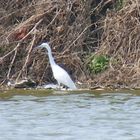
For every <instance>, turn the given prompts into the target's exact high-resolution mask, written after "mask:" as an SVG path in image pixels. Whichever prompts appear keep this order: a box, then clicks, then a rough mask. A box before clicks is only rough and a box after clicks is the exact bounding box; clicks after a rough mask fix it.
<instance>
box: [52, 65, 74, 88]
mask: <svg viewBox="0 0 140 140" xmlns="http://www.w3.org/2000/svg"><path fill="white" fill-rule="evenodd" d="M52 71H53V75H54V78H55V79H56V80H57V81H58V82H59V83H62V84H64V85H66V86H67V87H69V88H71V89H76V86H75V84H74V82H73V81H72V79H71V78H70V76H69V74H68V73H67V72H66V71H65V70H64V69H63V68H61V67H60V66H58V65H55V66H53V67H52Z"/></svg>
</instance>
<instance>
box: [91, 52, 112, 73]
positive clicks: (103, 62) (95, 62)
mask: <svg viewBox="0 0 140 140" xmlns="http://www.w3.org/2000/svg"><path fill="white" fill-rule="evenodd" d="M108 64H109V58H108V57H107V56H105V55H98V56H96V55H94V56H93V57H92V58H91V61H90V63H89V69H90V71H91V72H93V73H95V74H97V73H100V72H102V71H104V70H106V69H107V68H108Z"/></svg>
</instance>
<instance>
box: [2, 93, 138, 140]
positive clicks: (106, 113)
mask: <svg viewBox="0 0 140 140" xmlns="http://www.w3.org/2000/svg"><path fill="white" fill-rule="evenodd" d="M16 92H17V91H16ZM24 92H25V94H24ZM24 92H23V93H22V94H20V93H19V94H17V93H16V94H15V93H14V91H13V92H11V93H7V92H4V93H2V94H1V96H0V140H140V96H139V95H138V93H139V92H137V94H136V93H135V91H133V93H131V92H129V91H126V92H114V93H109V92H106V91H100V92H97V91H81V92H77V93H72V92H71V93H66V92H61V91H57V92H56V91H54V92H50V93H49V94H48V93H47V91H43V93H39V92H41V91H36V92H35V93H34V91H31V93H30V91H28V92H29V93H30V94H27V93H26V91H24Z"/></svg>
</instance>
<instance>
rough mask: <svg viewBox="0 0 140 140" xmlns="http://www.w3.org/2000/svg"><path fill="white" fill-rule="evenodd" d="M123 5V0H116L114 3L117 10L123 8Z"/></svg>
mask: <svg viewBox="0 0 140 140" xmlns="http://www.w3.org/2000/svg"><path fill="white" fill-rule="evenodd" d="M123 5H124V0H117V1H116V3H115V9H116V10H117V11H119V10H120V9H122V8H123Z"/></svg>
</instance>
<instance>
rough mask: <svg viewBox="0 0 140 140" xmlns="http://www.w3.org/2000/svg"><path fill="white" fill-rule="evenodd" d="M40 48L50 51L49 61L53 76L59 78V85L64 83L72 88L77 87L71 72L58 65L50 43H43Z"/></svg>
mask: <svg viewBox="0 0 140 140" xmlns="http://www.w3.org/2000/svg"><path fill="white" fill-rule="evenodd" d="M38 48H46V49H47V51H48V56H49V61H50V65H51V68H52V72H53V76H54V78H55V79H56V80H57V82H58V85H59V86H60V84H63V85H65V86H67V87H68V88H70V89H77V88H76V86H75V84H74V82H73V81H72V79H71V78H70V76H69V74H68V73H67V72H66V71H65V70H64V69H63V68H61V67H60V66H59V65H57V64H56V63H55V61H54V58H53V56H52V52H51V48H50V46H49V44H48V43H42V44H41V45H40V46H38Z"/></svg>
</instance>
